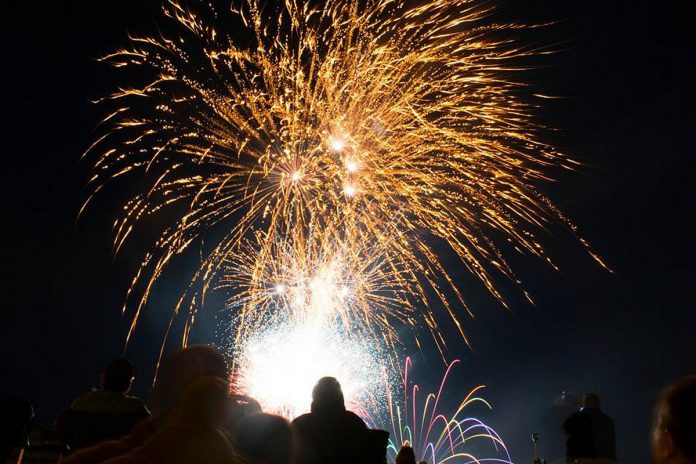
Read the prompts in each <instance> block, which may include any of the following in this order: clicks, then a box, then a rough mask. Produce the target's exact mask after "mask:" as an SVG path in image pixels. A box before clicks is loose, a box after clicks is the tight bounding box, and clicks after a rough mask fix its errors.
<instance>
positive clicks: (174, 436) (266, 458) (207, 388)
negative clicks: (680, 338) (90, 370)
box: [0, 345, 696, 464]
mask: <svg viewBox="0 0 696 464" xmlns="http://www.w3.org/2000/svg"><path fill="white" fill-rule="evenodd" d="M228 378H229V377H228V375H227V370H226V366H225V361H224V358H223V356H222V354H221V353H220V352H219V351H218V350H217V349H215V348H212V347H208V346H201V345H199V346H191V347H188V348H184V349H182V350H180V351H178V352H177V353H175V354H174V355H173V356H171V357H170V358H169V359H168V360H166V362H164V363H163V364H162V366H161V368H160V369H159V372H158V375H157V380H156V382H155V384H154V386H153V388H152V394H151V398H152V401H151V404H150V408H148V406H147V405H146V404H145V403H144V402H143V401H142V400H140V399H138V398H136V397H134V396H130V395H129V394H128V392H129V390H130V388H131V384H132V382H133V379H134V370H133V366H132V365H131V363H130V362H129V361H127V360H125V359H117V360H114V361H112V362H110V363H109V364H108V365H107V366H106V367H105V369H104V371H103V373H102V374H101V387H100V388H98V389H94V390H92V391H90V392H88V393H86V394H84V395H82V396H80V397H78V398H76V399H75V400H74V401H73V402H72V404H71V405H70V407H68V408H66V409H64V410H63V411H61V412H60V413H59V414H58V415H57V417H56V419H55V423H54V424H53V427H52V429H51V430H50V434H49V436H47V437H43V439H42V440H30V439H29V437H28V430H29V425H30V422H31V419H32V417H33V409H32V407H31V405H30V404H28V403H26V402H23V401H17V400H2V402H1V404H0V415H1V417H2V421H1V422H2V424H1V428H0V439H1V444H0V458H1V459H2V461H0V462H7V463H25V464H32V463H39V462H41V463H49V462H52V463H56V462H59V463H62V464H160V463H161V464H165V463H167V464H178V463H182V464H183V463H187V464H190V463H209V464H218V463H219V464H235V463H243V464H324V463H326V464H328V463H332V464H334V463H335V464H342V463H360V464H372V463H375V464H385V463H386V462H387V458H386V454H387V453H386V451H387V445H388V439H389V434H388V433H387V432H385V431H383V430H375V429H369V428H368V427H367V426H366V425H365V422H363V420H362V419H361V418H360V417H358V416H357V415H356V414H355V413H353V412H351V411H348V410H346V408H345V404H344V398H343V393H342V391H341V385H340V384H339V382H338V380H336V379H335V378H333V377H324V378H322V379H319V381H318V382H317V383H316V385H315V387H314V389H313V391H312V405H311V411H310V412H309V413H307V414H304V415H301V416H299V417H297V418H296V419H295V420H293V421H292V422H288V421H287V420H286V419H284V418H282V417H280V416H276V415H272V414H265V413H263V412H262V410H261V406H260V405H259V403H258V402H257V401H255V400H254V399H253V398H250V397H247V396H243V395H234V394H230V385H229V382H228ZM563 431H564V432H565V434H566V437H567V441H566V450H567V452H566V455H567V458H566V462H567V463H576V464H602V463H614V462H617V457H616V449H615V436H614V435H615V432H614V424H613V422H612V420H611V418H610V417H609V416H607V415H606V414H604V413H603V412H602V410H601V409H600V402H599V397H598V396H597V395H595V394H592V393H588V394H586V395H585V396H584V397H583V401H582V405H581V407H580V409H579V410H578V411H576V412H575V413H573V414H572V415H571V416H570V417H568V418H567V419H566V421H565V422H564V423H563ZM39 441H40V443H39ZM35 442H36V443H35ZM652 449H653V458H654V462H655V463H656V464H696V376H691V377H686V378H684V379H682V380H679V381H677V382H675V383H674V384H672V385H670V386H669V387H667V388H666V389H665V390H664V391H663V392H662V394H661V395H660V397H659V400H658V402H657V405H656V407H655V416H654V423H653V429H652ZM537 462H541V461H540V460H538V461H537ZM423 463H424V461H421V462H420V463H418V464H423ZM396 464H417V460H416V456H415V453H414V450H413V449H412V448H411V446H410V445H409V444H408V443H406V444H404V445H403V446H402V447H401V449H400V450H399V452H398V454H397V456H396Z"/></svg>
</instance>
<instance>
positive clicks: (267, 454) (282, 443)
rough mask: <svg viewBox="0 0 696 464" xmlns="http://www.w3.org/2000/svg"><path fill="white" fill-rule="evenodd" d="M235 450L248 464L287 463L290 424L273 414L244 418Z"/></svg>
mask: <svg viewBox="0 0 696 464" xmlns="http://www.w3.org/2000/svg"><path fill="white" fill-rule="evenodd" d="M235 442H236V449H237V452H238V453H239V456H240V457H241V458H242V459H243V460H244V462H245V463H248V464H289V463H290V459H291V456H292V448H293V440H292V430H291V428H290V423H289V422H288V421H287V420H285V419H284V418H282V417H280V416H274V415H272V414H253V415H251V416H248V417H246V418H244V419H243V420H242V421H241V422H240V423H239V427H238V431H237V435H236V440H235Z"/></svg>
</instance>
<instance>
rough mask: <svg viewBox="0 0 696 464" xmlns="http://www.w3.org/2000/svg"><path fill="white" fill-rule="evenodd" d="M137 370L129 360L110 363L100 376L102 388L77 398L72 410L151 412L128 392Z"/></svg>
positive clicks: (145, 413)
mask: <svg viewBox="0 0 696 464" xmlns="http://www.w3.org/2000/svg"><path fill="white" fill-rule="evenodd" d="M134 378H135V370H134V369H133V365H132V364H131V363H130V361H128V360H127V359H115V360H113V361H111V362H110V363H108V364H107V365H106V367H105V368H104V371H103V372H102V374H101V376H100V380H101V387H100V388H95V389H93V390H91V391H89V392H87V393H85V394H84V395H82V396H79V397H77V398H76V399H75V400H74V401H73V402H72V404H71V405H70V409H72V410H74V411H85V412H102V413H112V414H142V415H143V418H144V417H145V416H149V415H150V411H149V410H148V409H147V407H146V406H145V403H143V402H142V401H141V400H140V399H139V398H136V397H135V396H131V395H129V394H128V392H129V391H130V389H131V386H132V385H133V379H134Z"/></svg>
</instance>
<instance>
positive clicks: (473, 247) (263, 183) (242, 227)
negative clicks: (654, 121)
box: [88, 0, 574, 347]
mask: <svg viewBox="0 0 696 464" xmlns="http://www.w3.org/2000/svg"><path fill="white" fill-rule="evenodd" d="M407 3H408V4H407ZM417 3H418V4H417V6H409V5H410V2H401V1H395V0H367V1H365V2H349V1H345V0H326V1H317V2H313V1H309V0H307V1H300V0H286V1H284V2H278V4H277V5H276V6H273V5H274V4H271V6H268V7H267V8H266V9H265V10H264V9H262V8H261V7H260V5H259V2H258V1H256V0H250V1H248V2H242V3H239V4H235V6H234V7H233V8H232V9H231V10H228V11H215V10H214V9H213V7H210V9H208V7H207V6H206V7H203V4H202V3H201V4H200V5H198V4H196V5H197V7H198V8H199V9H200V11H192V10H189V9H187V8H184V7H183V6H182V5H180V4H179V3H177V2H176V1H175V0H170V1H168V2H166V3H165V4H164V8H163V10H164V13H165V15H166V16H167V17H168V18H169V19H171V23H170V24H169V26H170V27H172V26H173V28H174V30H175V32H173V33H172V34H171V35H170V36H165V35H164V34H162V35H159V36H152V37H133V38H132V43H131V45H130V47H128V48H125V49H122V50H119V51H117V52H115V53H113V54H111V55H108V56H106V57H104V61H106V62H108V63H111V64H113V65H115V66H117V67H125V68H135V70H136V72H137V73H138V78H139V80H142V79H143V78H145V77H147V76H149V77H150V79H149V80H148V81H147V82H146V83H145V84H143V85H141V86H138V87H133V88H124V89H119V90H118V91H117V92H115V93H114V94H113V95H111V96H109V97H108V98H105V99H104V101H106V102H107V103H108V104H110V105H113V108H112V110H110V112H109V115H108V116H107V117H106V118H105V122H104V124H105V126H104V127H107V128H108V129H107V132H106V133H105V134H104V136H103V137H101V138H99V139H98V140H97V141H96V142H95V144H94V145H93V146H92V147H90V149H89V150H88V151H89V152H96V153H98V158H97V161H96V163H95V169H94V174H93V177H92V178H91V185H92V186H93V192H94V193H95V194H96V193H97V192H99V191H100V190H101V189H102V188H103V186H104V185H106V184H107V183H109V182H113V181H115V180H117V179H119V178H123V177H126V176H128V177H130V178H134V177H135V175H136V174H139V175H140V176H142V177H138V179H139V180H140V181H141V182H144V188H143V189H142V191H141V192H140V193H136V194H135V195H134V196H133V197H132V198H131V199H130V200H129V201H128V202H127V203H126V204H125V205H124V207H123V210H122V211H123V213H122V215H121V216H120V217H119V218H118V219H117V220H116V221H115V224H114V230H115V242H114V248H115V250H119V249H120V248H121V246H122V245H123V243H124V242H125V241H126V240H127V239H128V237H129V236H131V235H132V234H134V233H137V231H138V230H139V229H138V226H139V224H140V223H141V222H142V221H143V219H144V218H146V217H148V216H152V215H158V216H159V217H161V218H163V219H162V221H165V223H166V221H169V222H168V223H166V224H165V226H163V227H162V228H161V229H160V230H159V232H158V238H157V240H156V241H155V243H154V245H153V249H152V250H151V252H150V253H148V254H147V256H146V257H145V259H144V260H143V262H142V265H141V268H140V270H139V271H138V272H137V274H136V276H135V278H134V281H133V285H132V287H131V291H134V290H135V289H138V291H141V290H142V293H141V294H139V297H137V305H136V308H135V310H134V313H133V314H134V316H133V322H132V326H131V332H132V330H133V328H134V327H135V325H136V324H137V322H138V319H139V316H140V314H141V311H142V309H143V307H144V305H145V304H146V302H147V299H148V296H149V294H150V291H151V289H152V287H153V285H154V284H155V282H156V281H157V280H158V279H159V278H160V276H161V275H162V273H163V272H164V271H165V270H166V268H167V266H168V265H169V264H170V262H171V261H172V260H173V259H174V258H175V257H177V256H178V255H180V254H182V253H185V252H186V251H187V250H189V249H191V248H193V247H196V246H200V254H201V265H200V268H199V269H197V271H196V272H195V275H194V276H193V277H192V280H191V284H190V285H189V286H188V289H187V290H186V291H185V292H183V295H182V297H181V299H180V301H179V304H178V305H177V307H176V310H175V314H176V313H178V312H179V311H180V308H181V307H184V306H187V305H188V310H189V311H191V316H190V317H189V322H191V321H193V314H194V313H195V310H196V304H197V303H200V302H201V301H202V299H203V296H204V294H205V292H206V291H207V289H208V288H210V287H211V285H212V286H215V285H217V282H218V281H219V279H220V278H221V277H222V276H224V275H226V274H229V270H230V268H229V266H228V264H229V263H230V262H235V260H237V261H238V260H239V259H240V258H239V255H240V254H248V255H249V257H250V259H251V260H253V261H258V263H257V265H256V267H255V268H256V269H257V270H260V269H262V268H263V267H264V266H268V265H273V264H272V261H273V259H275V258H274V255H275V254H277V251H278V250H275V248H276V247H277V244H278V242H279V241H280V242H281V243H283V246H284V247H285V246H287V247H290V252H289V253H290V254H293V255H294V256H295V257H296V258H297V257H298V256H299V257H300V258H297V259H309V258H302V255H304V254H306V253H311V250H313V249H316V248H317V244H312V243H309V242H310V241H311V237H312V236H313V235H315V231H320V233H319V234H318V235H319V236H320V237H321V239H320V240H321V241H320V242H319V243H320V244H324V243H331V244H335V243H340V244H341V249H340V250H339V252H340V253H341V254H342V258H341V260H342V261H343V262H347V263H350V265H351V266H354V265H356V263H358V262H359V261H360V260H361V259H363V256H362V255H361V250H363V249H364V247H363V245H364V244H365V243H369V244H371V245H370V246H371V249H372V250H376V251H374V252H371V256H372V257H373V258H376V259H372V261H377V262H379V265H378V266H379V267H381V268H382V269H385V270H386V271H385V272H384V274H385V275H389V276H390V279H392V278H395V279H396V280H397V284H398V288H399V289H400V291H401V293H400V295H407V297H408V299H409V301H410V303H409V304H404V305H402V308H403V309H402V312H403V313H402V314H396V313H393V314H392V315H394V316H396V317H397V319H399V320H400V321H401V322H403V323H407V324H412V325H413V324H415V321H416V320H417V319H418V318H417V317H416V316H418V315H419V314H418V313H419V312H420V317H421V319H420V320H421V321H423V322H424V323H425V325H426V326H427V327H428V328H429V329H430V332H431V334H432V336H433V338H434V340H435V342H436V343H437V344H438V347H441V345H443V344H444V340H442V336H441V335H440V333H439V331H438V324H439V323H440V321H439V318H440V317H439V316H436V315H435V313H434V312H433V311H431V309H430V307H431V306H432V305H431V304H430V303H431V302H432V301H433V299H434V300H437V301H441V302H442V303H443V304H444V307H445V308H446V313H444V314H445V315H446V317H448V318H449V319H450V320H451V321H453V322H454V324H455V325H456V326H457V328H458V329H459V331H460V333H461V334H462V336H464V333H463V330H462V328H461V326H460V323H459V311H458V310H457V308H458V307H463V308H464V309H466V310H467V311H469V307H468V305H467V302H466V300H465V298H464V297H463V295H462V294H461V293H460V289H459V288H458V287H457V285H456V284H455V282H454V281H453V280H452V278H451V277H450V275H449V273H448V272H447V271H446V269H445V268H444V266H443V265H442V263H441V261H440V258H441V253H442V251H441V249H442V247H439V248H438V249H435V248H433V247H432V243H433V240H432V239H435V241H439V242H440V243H444V244H446V245H447V248H449V251H448V253H454V255H456V256H457V257H458V258H459V260H460V262H461V264H462V265H463V266H464V267H465V268H466V269H468V271H470V272H471V273H472V274H473V275H474V276H476V277H477V278H478V279H479V280H480V281H481V282H482V283H483V285H484V286H485V288H487V289H488V291H489V292H490V293H491V294H493V295H494V296H495V297H496V298H498V299H499V300H500V301H501V302H503V304H504V298H503V295H502V294H501V292H500V291H499V288H498V287H497V286H496V284H495V283H494V281H495V280H496V277H497V276H505V277H507V278H509V279H511V280H512V281H514V282H516V283H520V281H519V279H518V278H517V277H516V276H515V275H514V273H513V270H512V269H511V268H510V266H509V265H508V264H507V262H506V259H505V255H506V253H505V252H504V251H503V248H501V247H500V246H499V245H500V244H502V243H506V245H505V247H504V249H510V250H512V249H514V250H516V251H517V252H520V253H525V254H530V255H533V256H537V257H539V258H542V259H544V260H547V261H548V262H549V263H551V264H552V265H553V263H552V262H551V260H550V259H549V257H548V256H547V255H546V253H545V251H544V249H543V247H542V246H541V245H540V243H541V240H540V238H539V235H540V232H542V231H543V230H544V228H545V227H546V225H547V224H548V223H550V222H551V221H554V220H560V221H561V222H564V223H566V224H568V225H569V226H570V227H571V228H572V225H571V224H570V223H568V222H567V220H566V219H565V217H564V216H563V215H562V214H561V213H560V212H558V210H557V209H556V208H555V207H554V206H553V204H552V203H551V202H550V201H549V200H548V199H547V198H545V197H543V196H542V195H540V194H539V193H538V192H537V190H536V189H535V186H536V185H537V183H539V182H541V181H548V180H550V178H551V175H552V173H553V170H554V169H555V168H558V167H561V168H570V169H572V168H573V166H574V163H573V162H572V161H571V160H569V159H567V158H565V157H563V156H562V155H560V154H559V153H557V152H556V151H555V150H554V149H553V148H552V147H550V146H549V145H547V144H545V143H544V142H543V141H542V140H541V138H540V137H539V136H538V133H539V130H540V129H541V128H540V127H539V126H537V125H536V124H535V123H534V121H533V119H532V115H531V113H532V109H533V106H532V105H530V104H529V103H527V100H526V99H525V98H526V96H525V92H526V91H525V89H524V86H523V85H520V84H518V83H517V82H516V81H515V79H516V75H517V74H516V72H517V71H519V70H520V69H521V67H520V66H519V64H517V63H518V60H520V59H521V58H522V57H524V56H526V55H529V54H533V53H534V51H532V50H529V49H525V48H523V47H521V46H519V45H516V43H515V41H513V40H511V39H510V38H509V37H508V36H509V32H510V31H511V30H515V29H518V28H519V26H518V25H509V24H508V25H502V24H491V23H490V22H488V21H489V20H488V19H487V18H488V17H489V16H490V13H491V11H490V7H489V6H484V4H483V2H478V1H474V0H469V1H466V0H465V1H442V0H423V1H421V2H417ZM231 30H235V31H237V32H236V33H235V34H234V35H231V34H228V31H231ZM143 174H144V176H143ZM92 196H93V195H92ZM92 196H90V199H91V198H92ZM88 202H89V199H88ZM141 227H142V226H141ZM210 231H217V232H215V233H213V232H210ZM204 234H206V235H207V236H209V237H216V238H214V239H213V238H209V239H208V240H209V241H208V242H207V243H206V246H202V245H201V242H202V241H203V235H204ZM325 237H329V239H326V238H325ZM507 243H509V245H507ZM249 244H252V245H253V247H251V248H250V246H249ZM332 246H333V245H332ZM308 250H310V251H308ZM330 251H331V253H334V252H336V250H330ZM283 253H285V251H283ZM281 254H282V253H281ZM286 254H287V253H286ZM325 254H330V253H325ZM281 265H284V264H281ZM373 275H375V274H373ZM258 276H259V274H252V275H251V276H250V277H249V279H248V280H249V281H253V285H251V287H254V288H261V287H263V286H265V285H269V284H271V282H269V281H265V282H264V281H262V280H261V279H259V278H258ZM237 278H238V277H232V278H231V279H229V281H235V279H237ZM140 280H144V283H143V284H142V285H141V284H140ZM276 285H288V284H286V283H285V282H284V281H282V282H281V281H279V282H277V283H276ZM390 286H391V283H390ZM288 288H290V287H288ZM129 294H130V292H129ZM525 294H526V292H525ZM247 297H248V295H246V296H242V298H247ZM399 298H400V297H399ZM252 300H253V298H252ZM454 303H456V304H454ZM358 306H359V305H357V306H353V307H358ZM248 307H250V306H248ZM361 307H362V308H366V306H364V305H363V306H361ZM415 308H420V309H418V310H416V309H415ZM124 310H125V307H124ZM371 314H372V312H371V311H369V310H366V309H364V310H363V311H362V313H361V314H360V317H366V318H370V317H372V316H370V315H371ZM374 314H375V316H374V319H373V322H374V323H379V324H383V323H385V322H384V321H382V320H379V321H378V319H377V318H381V317H382V314H381V313H380V312H379V311H376V312H375V313H374ZM387 323H390V322H387ZM186 333H188V330H187V331H186ZM129 337H130V334H129ZM185 340H186V334H185V336H184V341H185Z"/></svg>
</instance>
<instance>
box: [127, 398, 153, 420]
mask: <svg viewBox="0 0 696 464" xmlns="http://www.w3.org/2000/svg"><path fill="white" fill-rule="evenodd" d="M123 401H124V403H125V404H126V405H128V407H127V409H129V410H132V412H134V413H138V412H139V413H143V414H147V415H148V416H149V415H150V410H149V409H147V406H146V405H145V402H144V401H143V400H141V399H140V398H138V397H137V396H131V395H126V396H125V397H124V398H123Z"/></svg>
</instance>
